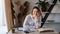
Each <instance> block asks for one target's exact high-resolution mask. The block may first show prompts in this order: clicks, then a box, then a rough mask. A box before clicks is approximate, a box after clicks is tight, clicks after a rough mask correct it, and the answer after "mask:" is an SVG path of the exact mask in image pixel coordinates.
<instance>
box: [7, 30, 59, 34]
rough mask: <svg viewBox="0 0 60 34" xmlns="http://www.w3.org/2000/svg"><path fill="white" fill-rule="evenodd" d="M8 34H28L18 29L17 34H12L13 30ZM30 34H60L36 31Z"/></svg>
mask: <svg viewBox="0 0 60 34" xmlns="http://www.w3.org/2000/svg"><path fill="white" fill-rule="evenodd" d="M7 34H26V33H24V32H23V31H18V30H17V29H15V33H12V30H10V31H9V32H8V33H7ZM28 34H59V33H58V32H44V33H40V32H39V31H34V32H30V33H28Z"/></svg>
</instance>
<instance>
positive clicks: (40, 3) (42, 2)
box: [36, 0, 49, 12]
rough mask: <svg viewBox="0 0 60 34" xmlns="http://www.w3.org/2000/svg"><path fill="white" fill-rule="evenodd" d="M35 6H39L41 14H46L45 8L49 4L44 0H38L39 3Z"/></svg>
mask: <svg viewBox="0 0 60 34" xmlns="http://www.w3.org/2000/svg"><path fill="white" fill-rule="evenodd" d="M36 4H38V7H40V6H41V10H42V12H46V10H47V7H48V6H49V3H48V2H46V0H44V1H41V0H39V2H37V3H36Z"/></svg>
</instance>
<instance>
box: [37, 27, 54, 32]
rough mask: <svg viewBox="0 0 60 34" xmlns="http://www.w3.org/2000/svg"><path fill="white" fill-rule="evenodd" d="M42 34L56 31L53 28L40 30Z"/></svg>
mask: <svg viewBox="0 0 60 34" xmlns="http://www.w3.org/2000/svg"><path fill="white" fill-rule="evenodd" d="M37 30H38V31H39V32H40V33H44V32H54V31H55V30H54V29H52V28H40V29H37Z"/></svg>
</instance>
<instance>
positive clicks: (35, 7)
mask: <svg viewBox="0 0 60 34" xmlns="http://www.w3.org/2000/svg"><path fill="white" fill-rule="evenodd" d="M34 9H37V10H38V13H40V15H42V14H41V10H40V9H39V8H38V7H37V6H34V7H33V9H32V12H31V14H33V10H34Z"/></svg>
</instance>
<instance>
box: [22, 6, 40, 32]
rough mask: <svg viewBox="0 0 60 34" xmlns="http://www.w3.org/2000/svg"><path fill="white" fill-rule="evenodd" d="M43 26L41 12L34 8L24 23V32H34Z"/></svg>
mask: <svg viewBox="0 0 60 34" xmlns="http://www.w3.org/2000/svg"><path fill="white" fill-rule="evenodd" d="M40 26H41V11H40V9H39V8H38V7H36V6H35V7H33V9H32V13H31V14H29V15H27V16H26V18H25V20H24V23H23V31H33V30H35V29H36V28H39V27H40Z"/></svg>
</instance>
